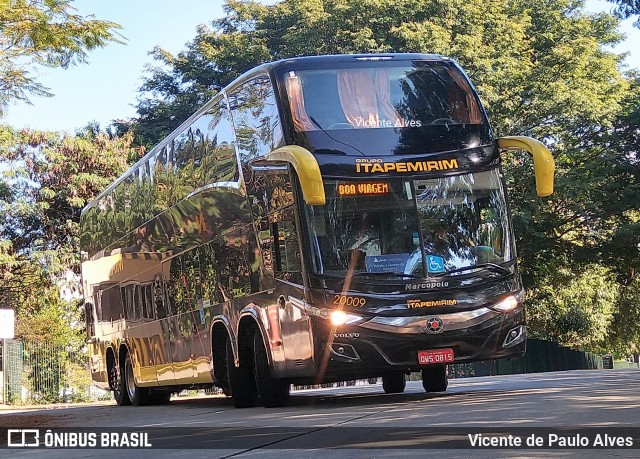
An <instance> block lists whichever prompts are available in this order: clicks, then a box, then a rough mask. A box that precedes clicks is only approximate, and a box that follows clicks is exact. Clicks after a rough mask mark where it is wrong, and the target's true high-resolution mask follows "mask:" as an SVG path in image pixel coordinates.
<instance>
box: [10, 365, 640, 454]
mask: <svg viewBox="0 0 640 459" xmlns="http://www.w3.org/2000/svg"><path fill="white" fill-rule="evenodd" d="M62 427H65V428H70V430H69V432H72V431H73V430H74V429H76V430H77V432H79V433H83V434H85V435H88V433H91V432H93V434H94V435H97V437H96V438H95V441H96V443H97V444H98V445H99V444H100V440H101V438H100V435H101V434H102V433H114V432H115V433H118V432H119V429H122V428H128V429H130V431H129V433H130V432H131V431H135V432H148V433H149V436H150V437H149V438H146V440H147V441H148V442H149V443H151V444H153V445H154V446H155V447H156V448H157V447H161V448H169V447H171V448H173V449H143V448H139V449H134V448H130V449H50V448H42V447H41V448H38V449H34V448H31V449H28V448H22V449H20V448H16V449H13V448H12V449H6V448H4V446H5V445H6V439H3V440H2V442H3V444H1V445H0V448H2V449H0V457H16V458H22V457H24V458H26V457H29V458H38V459H39V458H43V459H62V458H65V459H66V458H76V457H77V458H80V457H82V458H105V457H106V458H123V457H136V458H138V457H140V458H154V459H155V458H158V457H171V458H182V457H184V458H190V459H191V458H199V457H207V458H211V457H238V458H267V457H278V458H283V459H286V458H295V459H300V458H302V457H304V458H336V457H340V458H342V457H345V458H356V457H357V458H369V457H381V458H390V457H433V456H444V457H447V458H449V457H486V458H495V457H541V456H545V457H575V456H581V457H594V458H596V457H597V458H600V457H616V458H627V457H640V370H602V371H568V372H557V373H538V374H528V375H514V376H496V377H482V378H467V379H457V380H450V383H449V389H448V390H447V392H445V393H440V394H426V393H424V391H423V389H422V385H421V384H420V383H419V382H411V383H408V385H407V390H406V392H405V393H404V394H396V395H385V394H384V393H383V391H382V387H381V385H379V384H378V385H364V386H355V387H342V388H336V389H322V390H312V391H303V392H295V393H294V395H293V396H292V399H291V404H290V405H289V406H288V407H286V408H272V409H265V408H250V409H242V410H237V409H235V408H233V406H232V404H231V402H230V400H228V399H226V398H221V397H206V398H191V399H185V398H179V399H174V400H172V402H171V403H170V404H169V405H166V406H148V407H118V406H115V404H114V403H102V404H94V405H90V406H73V405H69V406H62V407H55V408H49V409H29V410H21V411H17V410H1V411H0V433H6V431H7V429H20V428H22V429H24V428H37V429H39V432H40V440H41V441H42V440H43V439H44V434H45V432H46V429H47V428H51V429H52V430H53V432H56V433H58V432H61V431H60V430H59V428H62ZM85 429H89V430H85ZM470 435H471V437H470ZM554 435H555V436H556V437H554ZM597 436H600V438H599V440H598V439H597V438H596V437H597ZM605 436H607V438H605ZM494 437H495V440H492V438H494ZM49 438H52V437H49ZM58 438H59V439H60V438H61V437H58ZM68 438H69V437H67V439H66V440H64V441H69V439H68ZM77 438H79V440H78V441H82V438H83V437H77ZM89 438H90V437H85V440H86V441H88V439H89ZM115 438H119V439H120V440H114V441H121V442H122V441H126V440H122V437H115ZM474 439H475V444H476V445H477V444H479V443H481V442H485V446H487V447H488V448H484V449H479V448H478V447H477V446H473V440H474ZM518 439H519V440H520V441H521V442H522V443H521V444H520V445H518V444H517V443H516V442H517V441H518ZM603 439H604V442H605V444H604V445H600V444H597V445H595V446H594V444H595V443H597V442H599V441H602V440H603ZM127 440H129V441H130V442H131V443H133V442H134V441H136V440H140V441H144V440H145V437H143V436H139V437H136V436H129V437H127ZM60 441H63V440H60ZM527 441H531V442H533V441H541V442H543V445H542V446H543V447H542V448H537V447H526V442H527ZM552 441H553V446H555V447H556V448H555V449H546V448H547V447H548V446H549V443H551V442H552ZM607 441H609V442H611V441H620V442H622V443H623V444H624V446H628V445H627V444H626V443H632V444H633V446H634V448H622V449H610V448H609V447H610V446H611V443H606V442H607ZM491 442H499V443H500V444H502V446H506V447H508V449H495V448H494V447H493V446H491V444H490V443H491ZM581 442H583V443H584V442H587V443H588V446H589V448H587V449H575V447H574V445H576V444H577V445H580V443H581ZM43 443H44V442H43ZM539 445H540V444H539ZM440 448H447V449H440Z"/></svg>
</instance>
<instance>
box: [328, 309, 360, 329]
mask: <svg viewBox="0 0 640 459" xmlns="http://www.w3.org/2000/svg"><path fill="white" fill-rule="evenodd" d="M330 317H331V323H332V324H333V326H334V327H338V326H340V325H345V324H347V325H348V324H352V323H354V322H359V321H361V320H362V317H360V316H357V315H355V314H348V313H346V312H344V311H341V310H336V311H331V316H330Z"/></svg>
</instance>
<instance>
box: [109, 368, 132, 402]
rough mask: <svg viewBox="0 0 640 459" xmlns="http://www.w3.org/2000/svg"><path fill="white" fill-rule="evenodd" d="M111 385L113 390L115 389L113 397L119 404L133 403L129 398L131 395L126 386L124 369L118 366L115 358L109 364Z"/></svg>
mask: <svg viewBox="0 0 640 459" xmlns="http://www.w3.org/2000/svg"><path fill="white" fill-rule="evenodd" d="M109 386H111V390H113V399H114V400H115V401H116V403H117V404H118V406H127V405H131V400H129V396H128V395H127V390H126V388H125V382H124V377H123V371H122V369H121V368H118V364H117V363H116V362H115V359H113V361H112V362H111V364H110V365H109Z"/></svg>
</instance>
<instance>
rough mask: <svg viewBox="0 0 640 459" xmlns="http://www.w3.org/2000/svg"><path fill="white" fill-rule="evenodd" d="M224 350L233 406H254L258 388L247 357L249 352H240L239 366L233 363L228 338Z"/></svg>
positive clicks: (251, 365)
mask: <svg viewBox="0 0 640 459" xmlns="http://www.w3.org/2000/svg"><path fill="white" fill-rule="evenodd" d="M238 345H240V344H238ZM225 352H226V365H227V375H228V377H229V390H230V392H231V399H232V400H233V406H235V407H236V408H251V407H253V406H256V405H257V404H258V389H257V387H256V381H255V376H254V371H253V362H252V361H251V359H250V358H249V359H248V358H247V357H249V355H248V354H249V353H240V357H241V358H240V366H239V367H236V366H235V364H234V363H233V360H234V359H233V349H232V348H231V341H230V340H229V339H227V342H226V343H225ZM243 354H246V355H243Z"/></svg>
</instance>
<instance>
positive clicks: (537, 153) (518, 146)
mask: <svg viewBox="0 0 640 459" xmlns="http://www.w3.org/2000/svg"><path fill="white" fill-rule="evenodd" d="M498 147H499V148H502V149H503V150H526V151H528V152H529V153H531V155H532V156H533V169H534V172H535V174H536V192H537V194H538V196H541V197H543V196H549V195H550V194H552V193H553V174H554V171H555V161H554V160H553V156H551V152H550V151H549V149H548V148H547V147H545V146H544V144H543V143H542V142H539V141H538V140H536V139H532V138H531V137H524V136H510V137H501V138H499V139H498Z"/></svg>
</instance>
